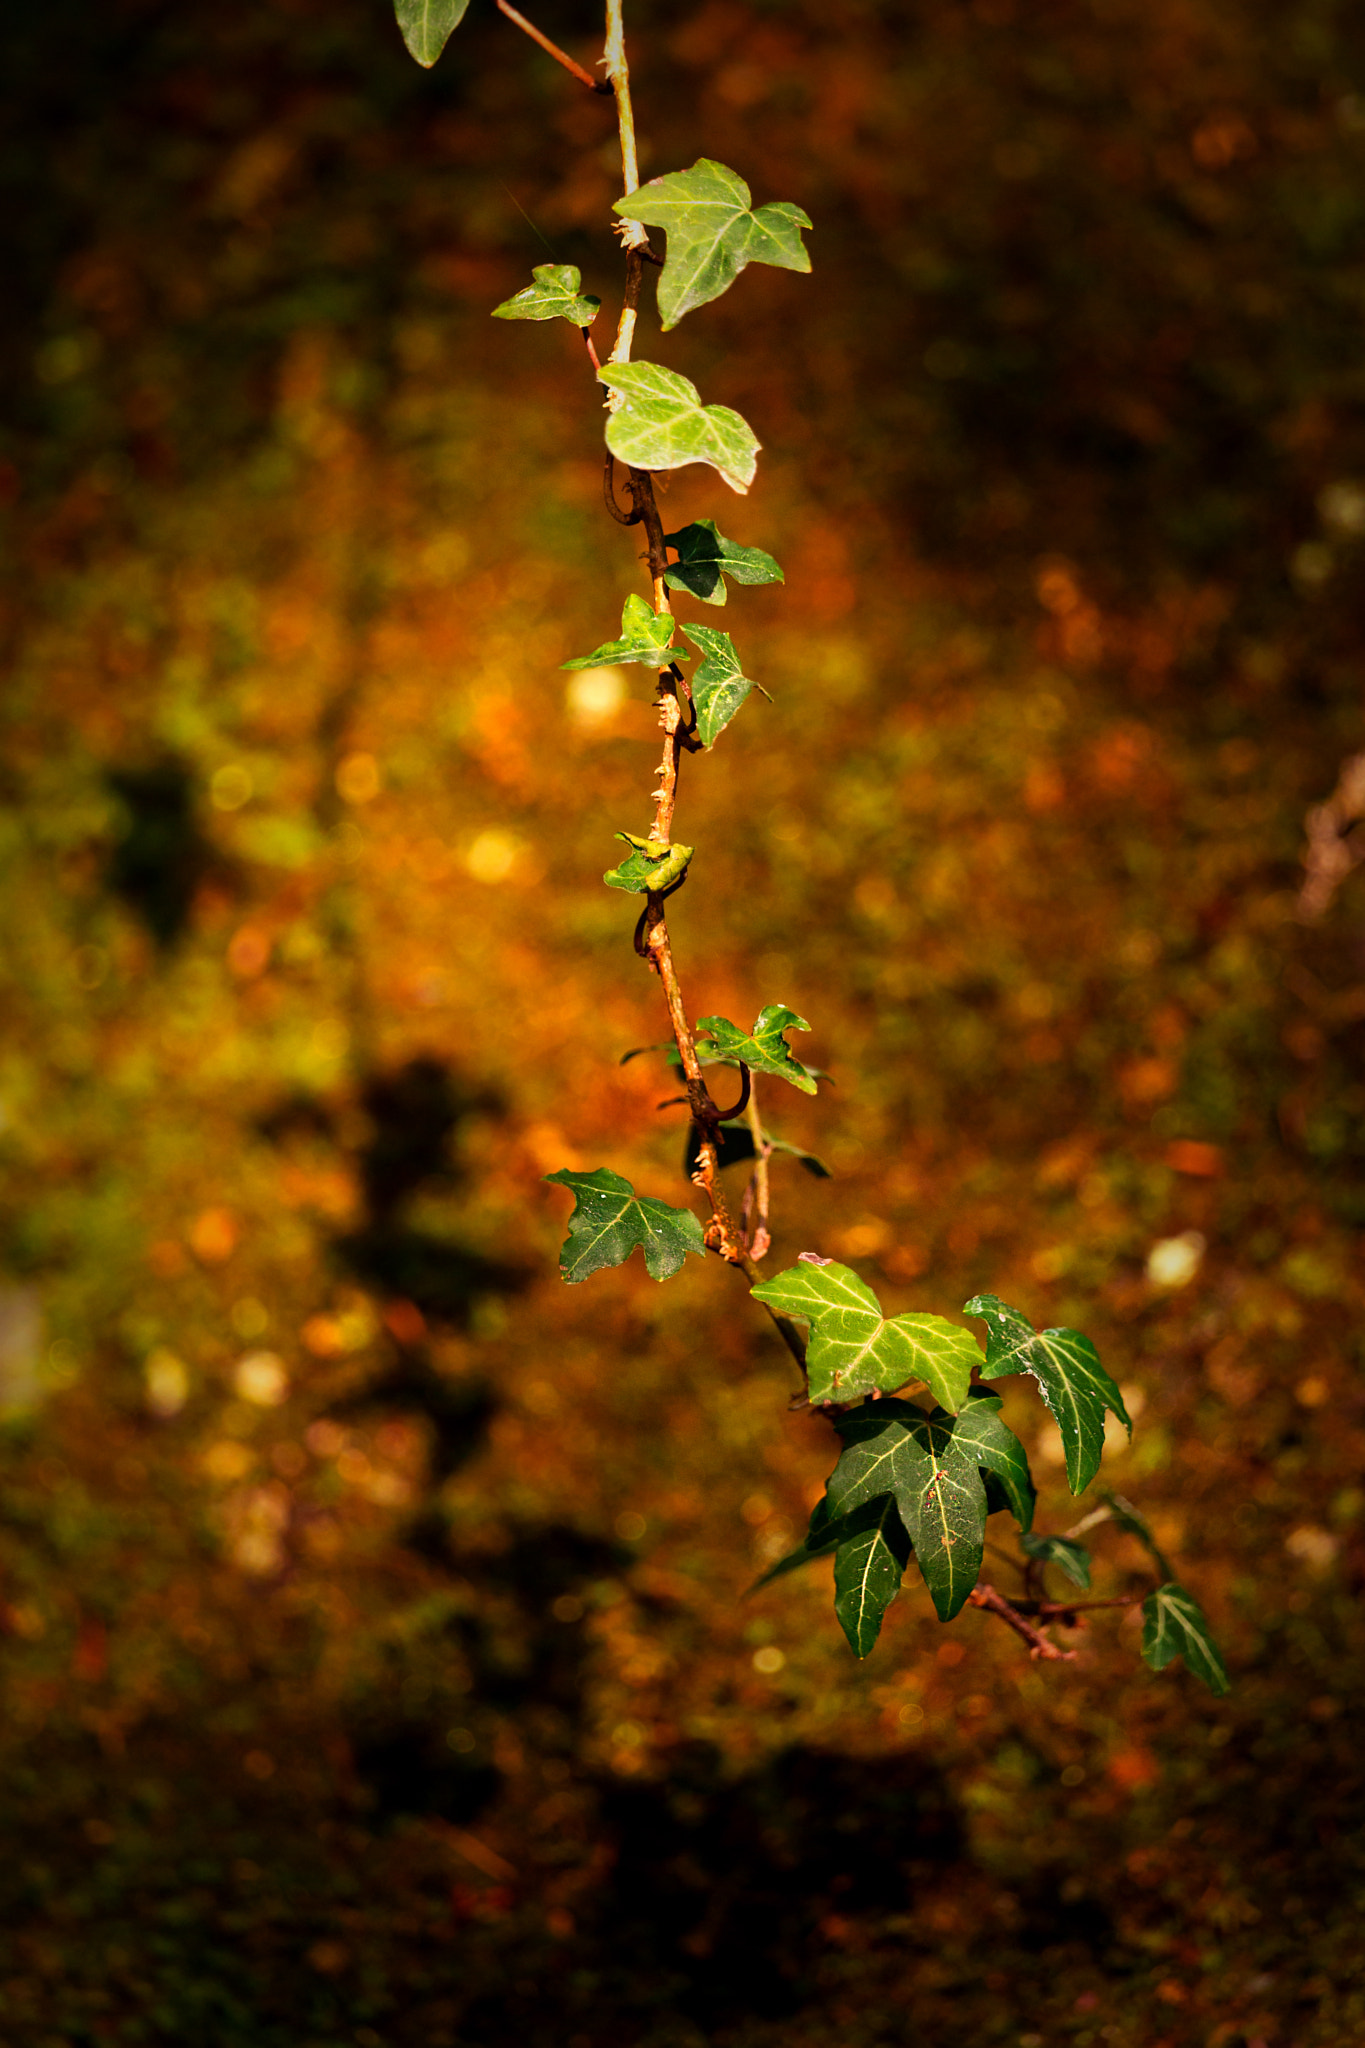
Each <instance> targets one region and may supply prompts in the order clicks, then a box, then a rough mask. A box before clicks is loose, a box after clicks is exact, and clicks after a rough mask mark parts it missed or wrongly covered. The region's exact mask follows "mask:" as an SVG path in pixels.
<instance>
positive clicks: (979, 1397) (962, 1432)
mask: <svg viewBox="0 0 1365 2048" xmlns="http://www.w3.org/2000/svg"><path fill="white" fill-rule="evenodd" d="M953 1441H954V1443H955V1444H956V1445H957V1446H958V1448H959V1449H960V1450H962V1451H963V1452H964V1453H970V1452H971V1451H972V1449H973V1446H975V1452H976V1462H977V1464H978V1465H979V1466H980V1468H981V1471H982V1474H983V1475H984V1476H986V1477H988V1478H990V1479H992V1480H994V1482H995V1485H996V1486H998V1487H999V1489H1000V1491H1001V1493H1002V1494H1003V1495H1004V1497H1005V1501H1006V1504H1007V1506H1008V1507H1009V1509H1010V1512H1011V1513H1012V1514H1013V1516H1014V1519H1015V1521H1016V1522H1017V1523H1018V1524H1019V1527H1020V1529H1021V1530H1022V1531H1025V1532H1026V1531H1027V1530H1028V1529H1029V1528H1030V1527H1031V1526H1032V1522H1033V1507H1034V1502H1035V1501H1036V1500H1037V1498H1038V1496H1037V1493H1036V1492H1035V1490H1034V1485H1033V1477H1032V1474H1031V1473H1030V1471H1029V1468H1028V1453H1027V1452H1026V1451H1025V1449H1024V1446H1023V1445H1022V1444H1021V1443H1020V1441H1019V1439H1018V1437H1017V1436H1016V1435H1015V1434H1014V1431H1013V1430H1012V1429H1011V1428H1010V1426H1009V1424H1008V1423H1007V1422H1005V1421H1003V1420H1002V1419H1001V1415H1000V1398H999V1396H998V1395H997V1394H992V1393H991V1392H990V1391H989V1390H988V1389H985V1390H983V1389H982V1388H980V1387H973V1388H971V1389H970V1391H969V1393H968V1396H967V1400H966V1403H965V1405H964V1406H963V1408H962V1411H961V1413H960V1414H959V1415H958V1418H957V1422H956V1424H955V1426H954V1431H953ZM993 1490H994V1489H993V1488H991V1487H988V1488H987V1493H988V1494H989V1493H990V1492H992V1491H993ZM1021 1540H1022V1541H1023V1542H1024V1543H1025V1544H1027V1543H1028V1541H1029V1538H1028V1536H1027V1534H1025V1535H1024V1536H1023V1537H1022V1538H1021Z"/></svg>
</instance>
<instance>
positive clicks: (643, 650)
mask: <svg viewBox="0 0 1365 2048" xmlns="http://www.w3.org/2000/svg"><path fill="white" fill-rule="evenodd" d="M675 623H676V622H675V620H674V619H673V617H672V616H671V614H670V613H668V612H656V611H655V609H654V607H653V605H650V604H646V602H645V600H644V599H643V598H642V597H641V596H640V594H639V592H638V591H636V590H632V591H631V593H630V596H629V597H628V598H627V599H626V601H625V603H624V604H623V605H622V607H621V637H620V639H619V640H608V641H607V642H606V643H605V644H604V645H603V646H601V647H598V648H595V649H594V651H593V652H592V653H591V654H576V655H575V656H574V658H573V660H572V661H561V662H560V664H559V666H560V667H561V668H612V667H625V666H627V665H628V664H629V663H631V662H638V663H639V665H640V667H641V668H652V669H666V668H667V667H668V666H669V664H670V663H671V662H675V661H691V659H692V656H691V655H690V654H689V653H688V652H687V651H686V649H685V648H680V647H671V646H670V645H669V642H670V641H671V640H672V638H673V627H674V624H675Z"/></svg>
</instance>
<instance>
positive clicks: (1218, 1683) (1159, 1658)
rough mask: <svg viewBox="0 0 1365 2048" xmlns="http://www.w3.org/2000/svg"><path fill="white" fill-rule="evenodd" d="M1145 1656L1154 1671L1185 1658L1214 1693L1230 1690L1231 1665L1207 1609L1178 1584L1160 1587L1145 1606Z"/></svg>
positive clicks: (1143, 1636) (1144, 1603)
mask: <svg viewBox="0 0 1365 2048" xmlns="http://www.w3.org/2000/svg"><path fill="white" fill-rule="evenodd" d="M1142 1655H1143V1658H1144V1661H1145V1662H1146V1663H1148V1664H1150V1665H1151V1667H1152V1669H1153V1671H1164V1670H1165V1669H1166V1666H1167V1665H1168V1664H1169V1663H1170V1661H1171V1659H1172V1658H1173V1657H1183V1658H1184V1659H1185V1662H1186V1664H1187V1666H1188V1667H1189V1669H1190V1670H1191V1671H1192V1672H1193V1673H1194V1675H1195V1677H1196V1678H1202V1679H1203V1681H1204V1683H1205V1685H1206V1686H1207V1687H1208V1689H1209V1691H1210V1692H1211V1693H1215V1694H1217V1695H1218V1696H1219V1697H1220V1698H1221V1697H1222V1695H1223V1694H1224V1693H1225V1692H1226V1691H1227V1690H1228V1673H1227V1666H1226V1665H1225V1664H1224V1662H1223V1659H1222V1656H1221V1655H1220V1653H1219V1649H1218V1645H1217V1643H1215V1641H1214V1640H1213V1636H1212V1634H1211V1633H1210V1631H1209V1625H1208V1623H1207V1621H1206V1620H1205V1619H1204V1613H1203V1609H1202V1608H1201V1607H1200V1605H1199V1603H1198V1601H1197V1600H1193V1599H1191V1597H1190V1595H1189V1594H1188V1593H1187V1592H1186V1591H1185V1588H1184V1587H1183V1586H1177V1585H1176V1584H1175V1583H1174V1581H1172V1582H1171V1583H1170V1584H1169V1585H1165V1586H1158V1587H1157V1589H1156V1591H1155V1593H1149V1594H1148V1595H1147V1598H1146V1599H1145V1600H1144V1601H1143V1603H1142Z"/></svg>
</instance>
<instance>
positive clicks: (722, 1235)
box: [499, 0, 806, 1378]
mask: <svg viewBox="0 0 1365 2048" xmlns="http://www.w3.org/2000/svg"><path fill="white" fill-rule="evenodd" d="M499 4H500V5H501V4H502V0H499ZM621 8H622V0H606V10H607V39H606V48H605V51H604V53H603V58H602V63H603V66H604V68H605V70H606V74H607V77H608V78H609V79H610V80H611V85H612V90H613V91H614V93H615V94H616V117H617V126H618V128H619V130H620V135H621V177H622V183H623V187H624V190H625V191H626V192H627V193H630V192H634V191H636V190H637V189H638V187H639V183H640V169H639V161H638V158H637V155H636V147H635V114H634V110H633V108H632V105H631V98H630V71H629V68H628V66H627V64H626V47H625V32H624V28H623V25H622V18H621ZM620 235H621V240H622V242H623V244H624V245H625V250H626V280H625V290H624V294H623V300H622V306H621V318H620V321H619V323H618V325H617V329H616V342H615V345H614V347H613V348H612V352H611V356H610V361H611V362H613V363H628V362H629V361H630V351H631V344H632V341H633V340H634V335H635V319H636V314H637V312H638V310H639V304H640V286H641V280H642V278H643V275H644V266H645V260H646V256H645V251H646V246H647V242H648V236H647V234H646V231H645V228H644V227H643V226H642V224H641V223H640V222H638V221H629V220H627V221H622V223H621V226H620ZM605 476H606V489H607V496H608V501H609V502H610V504H611V509H612V513H613V516H614V517H615V518H617V519H621V518H622V515H621V513H620V511H619V509H618V508H617V506H616V504H615V501H614V496H613V494H612V490H611V483H612V468H611V459H610V452H608V461H607V467H606V472H605ZM627 488H628V489H629V491H630V497H631V503H632V506H633V507H634V517H633V518H628V519H625V520H623V522H622V523H623V524H626V525H633V524H634V523H635V521H636V520H638V521H639V522H640V524H641V525H643V527H644V529H645V534H646V536H647V538H648V541H649V577H650V583H651V585H652V587H653V598H654V610H655V613H656V614H657V615H658V616H659V617H661V618H664V617H667V616H669V615H670V614H671V612H672V609H673V607H672V605H671V604H670V602H669V597H668V584H667V580H666V577H667V570H668V550H667V547H666V545H665V542H664V529H663V521H662V519H661V518H660V517H659V508H658V505H657V503H656V501H655V497H654V479H653V477H652V476H651V475H650V473H649V471H648V470H644V469H631V470H630V471H629V472H628V477H627ZM684 701H686V702H687V705H688V708H689V710H690V708H691V703H690V693H689V692H688V691H687V685H686V683H685V681H684V680H683V677H682V673H681V671H680V670H679V668H678V667H677V665H676V663H672V664H670V666H669V667H668V668H667V669H664V670H662V671H661V672H660V675H659V684H658V704H659V723H660V725H661V726H662V728H663V735H664V745H663V758H662V760H661V762H660V765H659V779H658V781H659V786H658V788H657V789H656V790H655V792H654V804H655V811H654V823H653V824H652V825H651V827H650V832H649V836H650V838H651V840H653V841H654V842H655V844H657V845H661V846H667V845H668V844H669V843H670V842H671V840H672V837H673V812H674V808H675V806H676V803H677V797H678V764H679V761H680V760H681V758H682V754H683V752H684V750H685V749H686V748H687V747H688V746H689V745H694V744H695V742H694V741H692V739H691V721H690V720H689V719H688V718H687V717H686V716H685V715H684V710H683V704H684ZM642 922H643V930H641V929H640V928H639V927H637V930H636V950H637V951H638V952H641V953H643V954H644V956H645V958H647V959H648V961H649V963H650V966H651V967H652V968H653V969H654V971H655V973H656V974H657V975H658V977H659V980H660V981H661V983H662V984H663V991H664V998H665V1000H666V1002H667V1004H668V1015H669V1021H670V1023H671V1024H672V1026H673V1036H674V1039H675V1041H676V1043H677V1047H678V1057H679V1059H680V1060H681V1061H682V1069H683V1074H684V1077H685V1078H686V1081H687V1099H688V1103H689V1106H690V1107H691V1110H692V1117H693V1121H694V1122H695V1123H696V1125H697V1134H698V1148H697V1151H698V1157H697V1170H696V1172H695V1174H694V1175H693V1179H694V1180H695V1182H696V1184H697V1185H698V1187H700V1188H702V1189H703V1190H704V1192H705V1195H706V1198H707V1200H708V1202H709V1203H710V1204H711V1222H710V1224H709V1225H708V1227H707V1231H706V1242H707V1244H708V1245H709V1246H710V1247H711V1249H712V1250H713V1251H716V1252H719V1253H720V1255H721V1257H722V1258H723V1259H725V1260H726V1261H727V1262H728V1263H729V1264H730V1265H732V1266H737V1267H738V1268H739V1270H740V1271H741V1272H742V1273H743V1274H744V1277H745V1278H746V1280H747V1281H748V1283H749V1285H750V1287H753V1286H754V1285H755V1284H756V1283H757V1282H758V1281H759V1280H761V1279H762V1277H763V1275H762V1273H761V1271H760V1269H759V1268H758V1267H757V1266H756V1265H755V1264H754V1261H753V1259H752V1258H751V1256H750V1254H749V1250H748V1247H747V1245H746V1244H745V1242H744V1237H743V1234H742V1232H741V1231H740V1230H739V1229H738V1228H737V1227H736V1224H735V1220H734V1217H733V1216H732V1215H731V1213H730V1205H729V1203H728V1202H727V1201H726V1199H725V1191H724V1189H723V1188H722V1187H721V1183H720V1159H719V1155H718V1152H717V1144H716V1137H717V1131H718V1128H719V1123H720V1113H719V1111H718V1110H717V1108H716V1105H715V1103H714V1102H713V1101H712V1099H711V1095H710V1091H709V1090H708V1088H707V1086H706V1081H705V1079H704V1077H703V1075H702V1070H701V1062H700V1060H699V1059H698V1058H697V1047H696V1042H695V1040H694V1038H693V1036H692V1027H691V1025H690V1024H689V1022H688V1019H687V1009H686V1005H685V1004H684V1002H683V997H682V989H681V987H680V985H679V982H678V970H677V967H676V966H675V964H674V960H673V947H672V944H671V942H670V939H669V935H668V919H667V917H666V916H665V914H664V906H663V901H662V897H661V896H659V895H655V894H653V893H651V894H650V895H648V896H647V897H646V900H645V913H644V918H643V921H642ZM764 1306H765V1307H767V1304H766V1303H765V1304H764ZM767 1313H768V1315H769V1316H770V1317H771V1319H772V1321H773V1323H774V1325H775V1326H776V1328H777V1331H778V1334H779V1336H780V1337H781V1338H782V1341H783V1343H784V1344H785V1345H786V1346H787V1349H788V1350H789V1351H790V1352H791V1354H792V1357H793V1358H794V1359H795V1360H796V1362H797V1364H798V1365H799V1366H800V1368H801V1372H802V1376H803V1378H804V1376H805V1370H806V1340H805V1337H804V1336H803V1335H802V1333H801V1331H800V1330H799V1329H798V1328H797V1326H796V1324H795V1323H793V1322H792V1321H791V1320H790V1319H789V1318H788V1317H787V1316H784V1315H780V1314H779V1313H778V1312H777V1311H776V1310H775V1309H772V1308H768V1310H767Z"/></svg>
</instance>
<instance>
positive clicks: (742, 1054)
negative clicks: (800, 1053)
mask: <svg viewBox="0 0 1365 2048" xmlns="http://www.w3.org/2000/svg"><path fill="white" fill-rule="evenodd" d="M809 1030H810V1025H809V1024H808V1023H807V1022H806V1020H805V1018H804V1017H798V1016H797V1014H796V1012H795V1010H788V1009H786V1008H784V1007H783V1005H782V1004H781V1003H769V1004H768V1005H767V1006H766V1008H764V1009H762V1010H760V1011H759V1013H758V1016H757V1019H756V1020H755V1023H754V1028H753V1030H752V1031H741V1030H740V1029H739V1027H738V1025H735V1024H731V1023H730V1021H729V1019H728V1018H726V1017H699V1018H698V1019H697V1037H698V1038H705V1039H706V1040H708V1043H707V1045H706V1046H705V1048H704V1049H703V1048H702V1047H701V1046H700V1045H699V1046H698V1047H697V1053H698V1057H699V1058H703V1059H707V1060H743V1062H744V1064H745V1066H746V1067H748V1068H749V1069H750V1070H751V1071H752V1072H753V1073H755V1074H775V1075H776V1076H777V1078H778V1079H779V1080H780V1081H790V1082H791V1084H792V1087H793V1088H799V1089H800V1090H801V1093H802V1094H803V1095H814V1093H815V1077H814V1076H813V1074H812V1073H811V1071H810V1068H809V1067H803V1066H802V1064H801V1062H800V1060H799V1059H797V1058H796V1056H795V1054H794V1053H793V1052H792V1049H791V1047H790V1046H789V1045H788V1043H787V1041H786V1038H785V1037H784V1036H783V1034H784V1032H787V1031H809Z"/></svg>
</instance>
